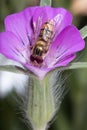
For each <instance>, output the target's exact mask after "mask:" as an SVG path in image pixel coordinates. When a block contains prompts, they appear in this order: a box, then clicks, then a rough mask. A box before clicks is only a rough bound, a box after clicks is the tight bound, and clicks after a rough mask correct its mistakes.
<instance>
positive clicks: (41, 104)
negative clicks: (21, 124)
mask: <svg viewBox="0 0 87 130" xmlns="http://www.w3.org/2000/svg"><path fill="white" fill-rule="evenodd" d="M54 111H55V103H54V99H53V95H52V91H51V88H50V86H49V77H46V78H45V79H44V80H42V81H41V80H39V79H34V78H30V85H29V100H28V110H27V115H28V117H29V119H30V121H31V123H32V125H33V129H34V130H45V129H46V127H47V123H48V122H49V121H50V120H51V118H52V116H53V115H52V114H53V113H54Z"/></svg>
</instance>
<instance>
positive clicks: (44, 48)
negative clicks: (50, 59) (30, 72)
mask: <svg viewBox="0 0 87 130" xmlns="http://www.w3.org/2000/svg"><path fill="white" fill-rule="evenodd" d="M53 31H54V25H53V24H52V22H50V21H48V22H45V23H44V24H43V25H42V27H41V29H40V33H39V35H38V38H37V40H36V42H35V43H34V45H33V47H32V49H31V55H30V61H31V62H32V63H33V64H34V65H37V66H38V65H41V64H42V63H43V60H44V58H45V57H46V54H47V52H48V50H49V47H50V44H51V41H52V37H53Z"/></svg>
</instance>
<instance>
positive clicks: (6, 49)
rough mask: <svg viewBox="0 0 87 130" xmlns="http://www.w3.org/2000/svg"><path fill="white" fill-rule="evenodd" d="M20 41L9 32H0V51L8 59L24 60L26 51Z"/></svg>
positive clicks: (23, 61) (22, 61)
mask: <svg viewBox="0 0 87 130" xmlns="http://www.w3.org/2000/svg"><path fill="white" fill-rule="evenodd" d="M23 49H24V46H23V45H22V43H21V41H20V40H19V39H18V38H17V37H16V36H15V35H14V34H13V33H11V32H3V33H0V53H1V54H3V55H4V56H6V57H7V58H9V59H12V60H16V61H18V62H21V63H25V62H26V52H27V51H26V52H25V51H23Z"/></svg>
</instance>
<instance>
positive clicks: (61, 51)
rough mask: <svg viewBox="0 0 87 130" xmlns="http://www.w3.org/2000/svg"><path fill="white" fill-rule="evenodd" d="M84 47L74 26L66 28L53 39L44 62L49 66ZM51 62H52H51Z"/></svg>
mask: <svg viewBox="0 0 87 130" xmlns="http://www.w3.org/2000/svg"><path fill="white" fill-rule="evenodd" d="M84 47H85V42H84V40H83V39H82V38H81V35H80V32H79V31H78V29H77V28H76V27H75V26H71V25H70V26H68V27H66V28H65V29H64V30H63V31H62V32H61V33H60V34H59V35H58V36H57V38H56V39H55V41H54V43H52V46H51V47H50V49H49V54H48V56H47V57H46V62H47V64H48V66H49V65H51V66H52V65H53V64H55V63H56V62H57V63H58V62H59V61H61V60H62V59H63V58H65V57H67V56H69V55H71V54H74V53H76V52H78V51H80V50H82V49H83V48H84ZM52 61H53V62H52Z"/></svg>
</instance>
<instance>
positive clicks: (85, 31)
mask: <svg viewBox="0 0 87 130" xmlns="http://www.w3.org/2000/svg"><path fill="white" fill-rule="evenodd" d="M80 33H81V35H82V38H83V39H85V38H86V37H87V25H86V26H85V27H83V28H82V29H81V30H80Z"/></svg>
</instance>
